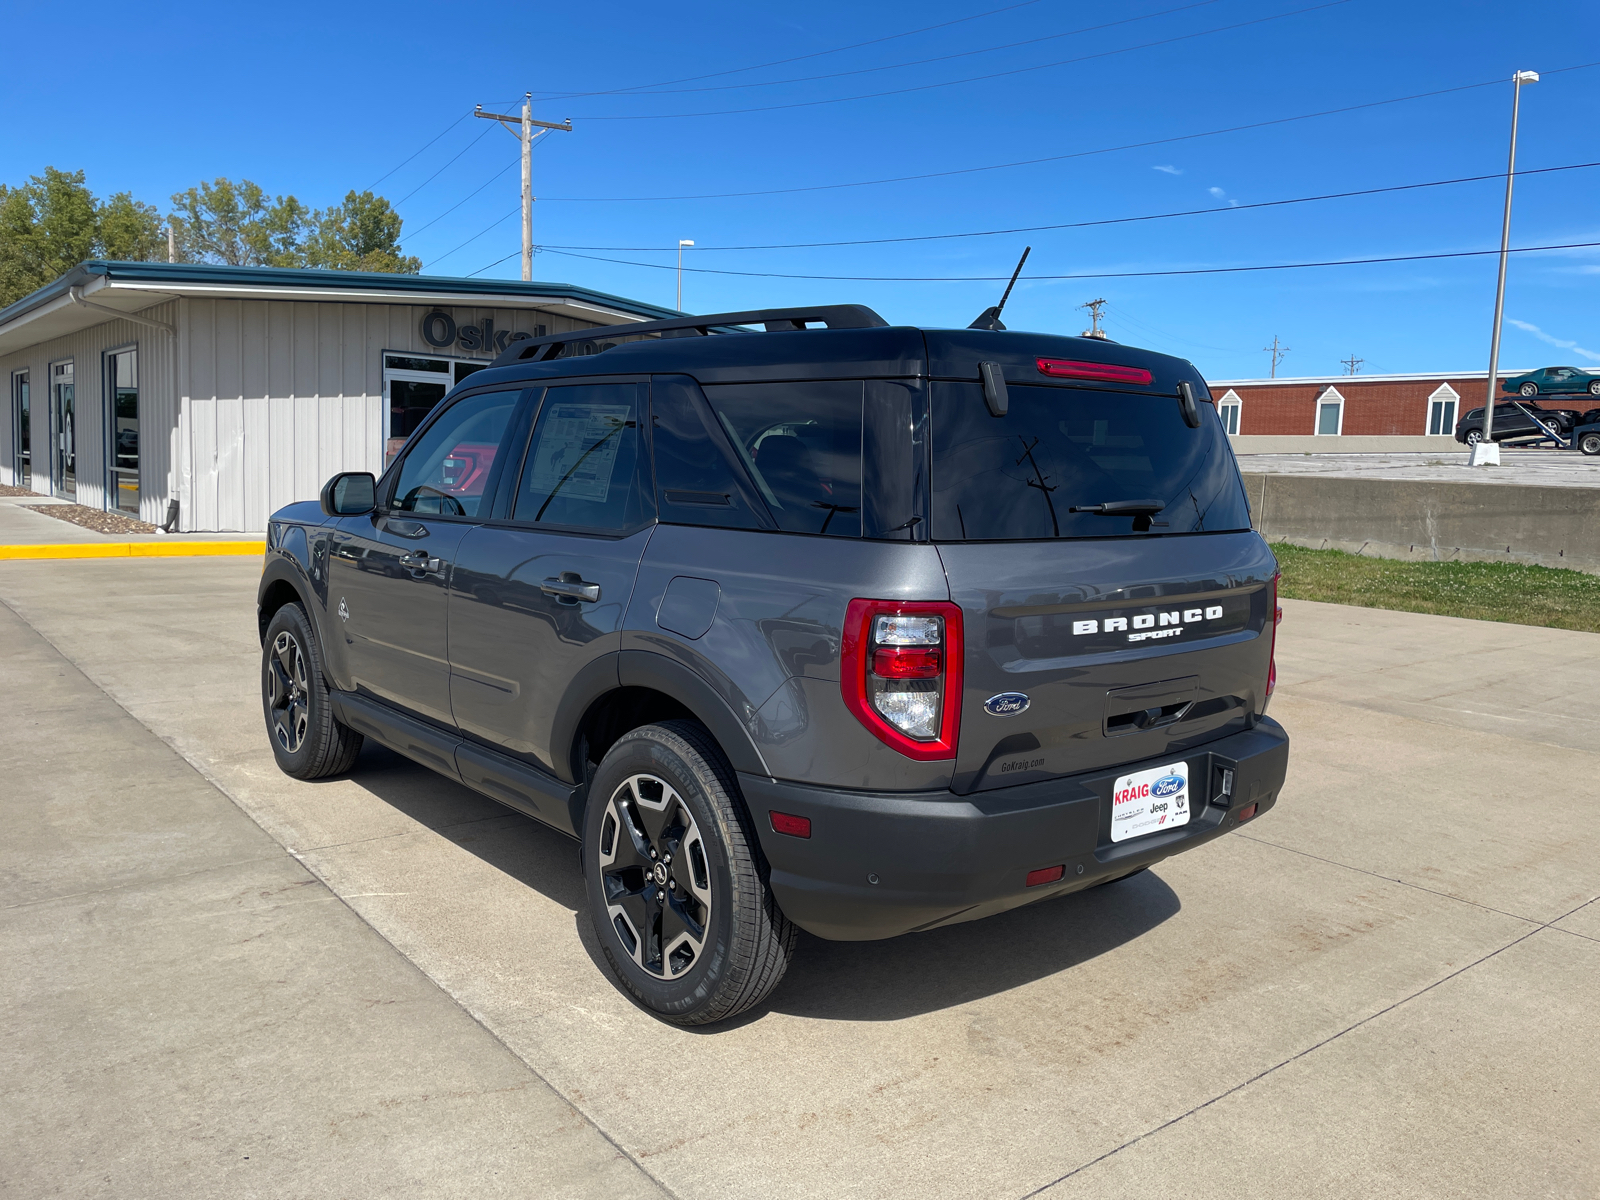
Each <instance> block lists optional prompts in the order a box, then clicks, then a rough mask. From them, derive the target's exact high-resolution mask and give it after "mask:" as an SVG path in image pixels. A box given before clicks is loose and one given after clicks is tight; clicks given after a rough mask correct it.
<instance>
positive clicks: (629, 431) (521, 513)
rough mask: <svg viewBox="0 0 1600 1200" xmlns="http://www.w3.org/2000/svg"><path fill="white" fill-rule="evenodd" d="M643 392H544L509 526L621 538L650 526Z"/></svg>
mask: <svg viewBox="0 0 1600 1200" xmlns="http://www.w3.org/2000/svg"><path fill="white" fill-rule="evenodd" d="M641 390H642V388H641V387H640V385H638V384H633V383H603V384H580V385H577V386H574V387H553V388H550V389H549V390H547V391H546V392H545V394H544V403H543V404H542V405H541V406H540V408H539V420H538V422H537V423H536V424H535V425H534V427H533V439H532V441H531V442H530V443H529V444H528V455H527V458H526V460H525V461H524V463H523V467H522V482H521V484H520V485H519V486H518V488H517V502H516V508H515V509H514V510H513V512H512V519H513V520H517V521H530V522H537V523H538V524H540V525H577V526H580V527H582V528H585V529H598V530H607V531H613V532H622V531H624V530H628V529H635V528H638V527H639V526H640V525H642V524H644V523H645V522H646V521H648V520H649V519H650V518H651V516H652V513H651V508H652V506H651V504H650V501H649V493H648V484H647V482H646V479H645V467H646V463H645V460H644V455H643V454H642V453H641V452H640V447H641V439H640V437H639V410H640V395H639V393H640V392H641Z"/></svg>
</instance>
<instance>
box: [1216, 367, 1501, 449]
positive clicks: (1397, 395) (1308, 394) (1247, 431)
mask: <svg viewBox="0 0 1600 1200" xmlns="http://www.w3.org/2000/svg"><path fill="white" fill-rule="evenodd" d="M1521 374H1523V372H1522V371H1502V372H1500V377H1501V378H1502V379H1507V378H1510V377H1511V376H1513V375H1521ZM1488 378H1489V373H1488V372H1487V371H1458V372H1455V373H1451V374H1427V375H1328V376H1322V377H1316V378H1306V379H1226V380H1216V381H1214V382H1211V384H1210V387H1211V394H1212V396H1214V397H1215V398H1216V401H1217V411H1218V412H1219V413H1221V415H1222V423H1223V425H1224V426H1225V427H1226V428H1227V430H1228V432H1229V433H1230V434H1241V435H1246V436H1254V435H1275V436H1279V437H1282V436H1305V435H1311V434H1322V435H1327V436H1336V435H1343V436H1346V437H1361V436H1368V437H1372V436H1377V437H1383V436H1390V437H1396V436H1399V437H1426V436H1429V435H1436V436H1440V437H1452V436H1453V435H1454V433H1455V425H1456V419H1457V418H1458V417H1460V416H1461V415H1462V414H1464V413H1465V412H1467V411H1468V410H1469V409H1473V408H1480V407H1482V405H1483V401H1484V395H1485V385H1486V383H1487V381H1488Z"/></svg>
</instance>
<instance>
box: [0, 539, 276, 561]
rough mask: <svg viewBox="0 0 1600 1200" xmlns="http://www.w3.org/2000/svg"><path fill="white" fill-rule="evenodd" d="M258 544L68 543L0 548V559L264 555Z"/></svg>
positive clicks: (263, 547) (260, 545) (261, 547)
mask: <svg viewBox="0 0 1600 1200" xmlns="http://www.w3.org/2000/svg"><path fill="white" fill-rule="evenodd" d="M266 549H267V544H266V542H264V541H261V542H67V543H58V544H56V545H42V546H0V560H5V559H24V558H197V557H203V556H212V557H215V556H217V555H240V556H242V555H254V554H264V553H266Z"/></svg>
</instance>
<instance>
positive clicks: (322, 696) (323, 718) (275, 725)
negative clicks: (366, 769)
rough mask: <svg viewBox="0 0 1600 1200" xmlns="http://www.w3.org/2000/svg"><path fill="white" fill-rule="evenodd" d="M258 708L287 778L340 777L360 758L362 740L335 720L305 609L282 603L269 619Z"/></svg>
mask: <svg viewBox="0 0 1600 1200" xmlns="http://www.w3.org/2000/svg"><path fill="white" fill-rule="evenodd" d="M261 709H262V713H263V715H265V717H266V719H267V737H268V738H269V739H270V740H271V742H272V755H273V757H274V758H276V759H277V760H278V767H279V768H280V769H281V770H282V771H283V773H284V774H286V775H293V776H294V777H295V778H296V779H323V778H326V777H327V776H329V775H342V774H344V773H345V772H346V771H348V770H349V769H350V768H351V767H353V766H354V765H355V761H356V756H357V755H358V754H360V753H361V735H360V734H359V733H357V732H355V730H353V729H349V728H346V727H345V726H343V725H341V724H339V722H338V721H336V720H334V717H333V705H332V703H331V702H330V700H329V698H328V683H327V680H326V678H325V677H324V676H323V673H322V652H321V650H320V649H319V647H318V646H317V639H316V637H315V635H313V634H312V632H311V622H310V620H309V619H307V617H306V613H305V609H303V608H301V607H300V606H299V605H298V604H285V605H284V606H283V607H282V608H280V609H279V610H278V611H277V612H276V613H274V614H273V617H272V621H271V623H270V624H269V625H268V626H267V639H266V642H265V644H264V645H263V646H262V648H261Z"/></svg>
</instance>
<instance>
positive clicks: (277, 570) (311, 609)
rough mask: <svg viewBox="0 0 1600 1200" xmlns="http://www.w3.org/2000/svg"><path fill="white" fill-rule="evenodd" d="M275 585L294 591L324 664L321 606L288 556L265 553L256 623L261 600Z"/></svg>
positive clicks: (324, 639) (325, 645)
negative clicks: (279, 584) (265, 560)
mask: <svg viewBox="0 0 1600 1200" xmlns="http://www.w3.org/2000/svg"><path fill="white" fill-rule="evenodd" d="M276 583H286V584H288V585H289V586H290V587H291V588H293V589H294V594H295V596H296V598H297V599H298V600H299V601H300V607H301V608H303V609H305V612H306V618H307V619H308V620H309V621H310V622H311V632H312V633H314V634H316V637H317V641H318V642H320V643H321V644H322V648H323V662H324V663H326V662H327V648H328V638H327V632H326V630H325V629H324V628H323V620H322V618H323V614H322V612H320V611H319V609H320V607H321V606H320V605H318V604H317V603H316V602H315V600H314V599H313V598H312V597H313V593H312V591H311V587H310V581H309V580H307V579H306V576H305V572H304V571H302V570H301V568H300V564H299V563H297V562H295V560H294V559H293V558H290V557H289V556H288V555H285V554H282V553H274V552H273V551H270V550H269V551H268V552H267V565H266V567H265V568H264V569H263V570H262V572H261V583H260V584H259V585H258V586H257V588H256V613H257V620H258V622H259V615H260V612H261V601H262V598H263V597H265V596H266V594H267V590H268V589H269V588H271V587H272V585H273V584H276ZM261 634H262V635H263V636H265V634H266V630H265V628H263V629H262V630H261Z"/></svg>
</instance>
